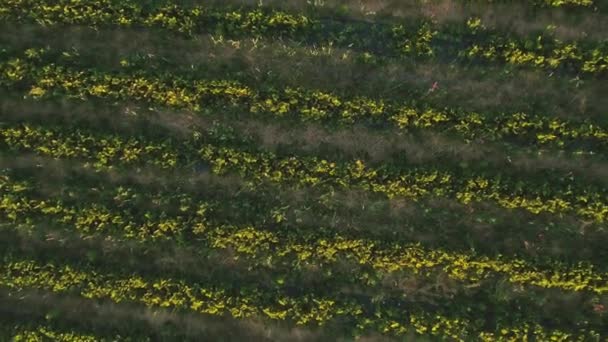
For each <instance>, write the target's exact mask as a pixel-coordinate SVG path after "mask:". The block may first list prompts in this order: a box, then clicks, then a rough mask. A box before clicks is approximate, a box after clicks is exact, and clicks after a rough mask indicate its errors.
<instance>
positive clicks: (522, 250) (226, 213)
mask: <svg viewBox="0 0 608 342" xmlns="http://www.w3.org/2000/svg"><path fill="white" fill-rule="evenodd" d="M39 163H42V164H41V165H46V167H49V165H53V164H55V163H54V162H52V161H51V160H44V159H42V160H40V161H39ZM59 163H60V164H61V165H65V164H64V162H63V161H60V162H59ZM9 165H15V164H10V162H9ZM80 165H81V164H80V163H76V164H74V165H73V166H72V167H76V169H73V170H74V172H75V173H74V174H71V175H70V176H69V177H67V178H66V177H60V178H59V179H54V180H48V179H47V173H46V172H44V171H43V170H44V167H42V166H41V167H25V168H24V167H19V166H16V165H15V166H16V168H15V169H13V168H11V169H8V170H9V171H7V172H6V175H7V176H8V177H9V178H10V179H11V180H12V182H20V181H24V182H26V183H27V184H28V191H27V193H21V195H23V196H26V195H27V197H28V198H30V199H37V200H43V199H45V198H47V197H53V198H55V199H57V200H61V201H62V203H63V205H64V206H66V205H67V206H74V205H76V206H78V204H79V203H83V202H89V201H93V199H95V200H94V201H95V203H98V204H102V203H105V206H107V207H109V208H121V210H127V211H128V212H130V213H132V214H134V215H138V216H145V215H150V214H148V213H147V212H149V211H152V212H154V211H156V210H157V209H158V208H162V211H163V212H165V213H167V214H168V215H181V214H183V213H184V212H183V211H184V210H187V209H188V208H191V207H193V206H195V203H208V204H209V206H207V207H206V208H207V209H208V210H207V211H206V215H209V216H208V219H210V220H211V221H210V222H211V223H212V224H213V225H222V224H224V223H226V222H229V223H230V224H232V225H241V226H246V225H251V226H256V227H264V229H271V230H280V231H282V232H285V231H287V232H288V233H289V234H290V235H293V236H307V235H309V234H310V231H314V232H315V234H314V235H315V239H333V238H334V236H335V234H336V232H337V230H339V232H340V234H341V235H342V236H343V237H345V238H348V239H353V240H359V239H365V240H373V241H375V242H376V245H377V246H379V245H383V244H385V243H387V242H388V243H389V244H392V243H399V244H408V243H411V242H413V241H420V239H421V236H422V237H424V236H427V235H429V234H432V236H433V238H432V239H429V238H428V237H427V238H423V239H424V241H425V242H424V246H425V247H427V248H431V249H433V248H441V249H445V250H447V251H470V250H474V251H475V252H476V253H477V254H478V255H485V256H488V257H490V258H493V257H495V256H497V255H503V256H506V257H509V258H510V257H518V258H523V259H526V260H527V261H528V262H530V263H531V265H536V266H538V267H540V268H543V267H544V265H545V264H546V263H547V262H548V263H549V264H551V263H552V262H553V260H555V259H558V260H562V261H563V262H565V263H567V264H568V265H570V266H572V265H576V263H577V262H581V261H582V262H587V263H590V264H593V265H594V266H596V267H600V268H598V270H602V271H603V270H605V269H606V268H605V267H604V266H605V265H603V263H602V261H603V260H604V258H605V257H606V253H605V251H604V248H603V246H604V245H605V244H606V243H608V236H606V234H605V232H604V228H603V225H602V224H595V225H592V226H587V227H585V231H584V232H582V231H581V227H580V226H579V225H578V224H576V222H575V223H573V222H571V221H569V220H563V219H562V218H558V217H535V215H534V214H527V215H525V214H524V215H520V216H518V218H517V220H516V221H513V218H512V217H513V216H512V213H511V211H510V210H508V209H502V210H498V211H488V209H486V208H484V209H482V210H480V211H478V210H477V209H479V207H478V206H477V205H472V206H470V205H461V206H459V207H458V208H454V206H453V205H442V206H439V207H437V206H434V205H432V204H431V203H429V202H428V201H427V200H422V201H419V202H417V203H408V207H409V208H410V209H409V210H408V211H407V212H406V211H399V212H398V213H395V211H394V209H393V208H392V206H391V201H390V200H386V199H382V198H373V196H372V195H371V194H366V195H365V196H364V197H360V199H361V200H360V201H359V203H360V204H361V205H360V206H359V205H357V206H354V207H353V206H352V205H349V204H347V203H343V201H344V197H343V196H345V195H348V196H350V192H348V190H344V191H346V193H345V192H343V191H340V190H339V191H332V192H329V193H328V192H326V191H325V190H324V189H312V188H305V189H303V191H304V192H302V193H301V196H299V197H298V198H294V197H292V189H290V188H289V187H288V188H282V187H281V185H280V184H271V183H265V184H256V185H254V186H248V185H247V184H245V183H241V182H238V183H235V182H237V179H231V180H230V182H229V183H228V184H226V183H225V181H226V179H225V178H224V177H221V176H220V177H216V176H212V177H210V178H209V179H207V180H205V181H202V182H201V181H197V182H194V183H190V180H189V179H190V178H189V177H183V174H181V176H177V178H171V177H173V176H170V175H169V174H170V173H172V172H175V171H172V170H167V171H160V170H157V171H155V172H154V175H155V177H157V178H159V179H163V180H164V181H163V182H162V183H146V185H145V186H143V185H142V184H139V183H138V182H135V183H133V182H132V181H130V180H128V179H122V178H120V179H111V178H108V175H109V174H108V172H94V171H93V170H86V169H80ZM70 169H71V168H70ZM182 171H183V170H182ZM167 172H168V173H167ZM178 172H180V171H178ZM112 173H114V172H112ZM127 173H128V174H130V173H131V172H129V171H127ZM194 177H197V176H194ZM85 180H86V181H85ZM184 180H186V182H185V183H184V182H183V181H184ZM164 182H168V183H164ZM49 184H61V187H58V188H56V189H53V190H52V191H53V192H52V193H53V194H54V195H50V194H49V193H48V191H50V189H47V190H46V191H45V192H40V191H38V190H35V189H45V188H48V185H49ZM108 184H111V185H108ZM194 184H196V185H194ZM235 185H236V186H237V188H235V187H234V186H235ZM121 189H122V190H121ZM124 191H127V193H131V192H132V193H135V194H137V196H133V195H130V196H129V197H128V200H125V201H122V200H121V199H122V198H123V197H124V195H123V194H122V193H123V192H124ZM361 195H362V194H361ZM133 210H135V211H133ZM235 210H236V211H238V215H235ZM463 215H466V216H467V219H466V220H462V216H463ZM396 217H397V218H396ZM391 218H392V219H391ZM447 222H449V224H446V223H447ZM269 223H270V225H269ZM477 224H485V225H488V226H487V228H488V229H490V234H491V241H492V243H489V240H488V236H487V235H485V236H479V234H472V232H474V231H475V227H476V225H477ZM148 237H149V235H148ZM524 241H529V242H532V243H533V246H529V245H528V244H525V243H524ZM514 242H515V243H514ZM530 248H532V250H530ZM531 252H535V253H531ZM573 253H574V254H573ZM531 255H536V256H535V257H532V258H530V256H531ZM566 256H567V257H566Z"/></svg>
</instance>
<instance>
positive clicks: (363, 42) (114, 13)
mask: <svg viewBox="0 0 608 342" xmlns="http://www.w3.org/2000/svg"><path fill="white" fill-rule="evenodd" d="M0 19H2V20H7V21H35V22H38V23H40V24H43V25H53V24H63V25H65V24H77V25H92V26H100V25H118V26H124V27H129V26H144V27H158V28H164V29H168V30H172V31H177V32H181V33H185V34H188V35H193V34H195V33H201V32H211V33H218V34H225V35H228V36H233V37H235V36H243V35H258V36H259V35H264V36H271V37H289V38H293V39H300V40H303V41H306V42H314V43H316V44H319V43H324V44H332V45H337V46H344V47H351V48H358V49H362V50H370V51H375V52H378V53H380V54H390V55H393V56H424V57H433V56H441V57H442V58H445V59H446V60H453V59H454V58H457V59H460V60H463V61H467V60H471V59H483V60H486V61H499V62H500V63H507V64H511V65H528V66H532V67H536V68H545V69H550V70H554V69H557V68H566V69H570V70H573V71H575V72H578V73H581V72H582V73H588V74H602V73H605V72H606V71H607V70H608V47H606V46H605V45H603V44H577V43H576V42H573V43H563V42H561V41H559V40H557V39H554V38H552V37H550V36H548V35H545V34H540V35H537V36H533V37H528V38H525V39H522V38H517V37H514V36H510V35H504V34H499V33H497V32H493V31H490V30H486V29H485V28H484V27H483V25H482V24H481V23H480V22H479V19H476V18H471V19H470V20H469V21H468V22H467V23H466V24H452V25H444V26H437V25H434V24H432V23H430V22H421V23H418V24H415V25H412V24H409V25H407V26H404V25H385V24H371V23H361V22H336V21H326V20H322V19H319V18H314V17H310V18H309V17H306V16H304V15H298V14H290V13H286V12H281V11H276V10H267V9H263V8H257V9H240V10H235V11H221V10H217V9H213V8H205V7H200V6H197V7H189V8H185V7H179V6H177V5H175V4H168V5H166V6H163V7H156V8H144V7H143V6H140V5H138V4H137V3H136V2H128V1H123V2H116V1H110V0H105V1H99V2H96V3H95V4H92V3H89V4H86V5H85V4H83V3H82V2H81V1H78V0H63V1H59V2H57V1H43V2H41V1H32V0H28V1H26V0H11V1H5V2H4V3H3V4H2V6H1V7H0ZM463 42H465V46H463ZM581 45H587V46H585V47H581ZM368 54H369V53H368Z"/></svg>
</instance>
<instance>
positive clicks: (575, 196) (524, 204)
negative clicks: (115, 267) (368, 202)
mask: <svg viewBox="0 0 608 342" xmlns="http://www.w3.org/2000/svg"><path fill="white" fill-rule="evenodd" d="M0 137H1V138H2V141H3V144H5V146H8V147H9V148H12V149H17V150H21V151H34V152H36V153H39V154H42V155H48V156H51V157H54V158H80V159H85V160H87V161H88V162H90V163H92V166H94V167H96V168H107V167H112V165H113V164H118V165H128V164H141V163H146V164H148V165H156V166H160V167H162V168H173V167H176V166H178V160H179V161H180V164H181V165H182V166H185V165H187V164H190V165H192V164H193V163H201V162H202V163H207V164H208V165H210V167H211V170H212V171H213V173H216V174H226V173H229V172H232V173H238V174H240V175H242V176H244V177H245V178H247V179H249V180H253V181H256V182H260V181H261V182H264V181H270V182H275V183H281V184H283V183H288V184H289V183H291V184H298V185H302V186H312V187H318V186H323V187H327V186H329V187H337V188H346V189H360V190H363V191H370V192H374V193H380V194H383V195H386V196H387V197H389V198H392V197H405V198H410V199H413V200H417V199H420V198H425V197H428V196H430V195H433V196H438V197H447V198H454V199H456V200H458V201H460V202H462V203H465V204H467V203H471V202H480V201H491V202H494V203H497V204H498V205H500V206H502V207H504V208H509V209H514V208H521V209H525V210H527V211H529V212H532V213H541V212H546V213H554V214H565V213H568V214H576V215H579V216H581V217H584V218H587V219H592V220H594V221H596V222H599V223H601V222H605V221H606V218H607V217H608V204H606V203H605V198H606V197H605V194H604V193H603V191H602V190H601V189H592V188H577V187H575V186H573V185H572V184H563V185H562V186H563V189H556V188H555V186H556V184H543V185H537V186H532V185H533V184H528V186H527V187H526V184H520V185H517V184H512V183H510V182H509V180H508V179H502V177H500V176H494V177H492V178H488V177H484V176H482V175H474V174H473V175H468V176H462V177H461V176H460V175H458V176H457V175H455V174H452V173H450V172H447V171H438V170H425V169H420V168H412V169H409V170H407V171H403V170H400V171H398V172H395V171H392V172H391V171H390V170H386V169H372V168H368V167H366V166H365V165H364V163H363V162H361V161H360V160H356V161H354V162H346V163H336V162H332V161H328V160H325V159H320V158H315V157H302V158H297V157H295V156H284V157H282V156H278V155H276V154H274V153H271V152H256V153H250V152H247V151H242V150H238V149H234V148H229V147H221V146H216V145H213V144H208V143H205V142H204V141H202V139H203V138H201V136H200V134H199V137H198V138H199V139H201V140H199V141H197V140H189V141H186V142H182V143H181V144H179V145H180V146H179V148H177V147H178V146H172V144H173V145H176V143H171V142H170V141H165V142H160V143H159V142H156V143H154V142H146V141H140V140H137V139H134V138H130V139H128V140H125V139H123V138H121V137H119V136H95V135H91V134H87V133H86V132H85V133H81V132H75V133H67V134H66V133H60V132H57V131H53V130H49V129H44V128H41V127H34V128H32V127H29V126H23V127H20V126H18V127H12V128H11V127H6V128H3V129H1V130H0Z"/></svg>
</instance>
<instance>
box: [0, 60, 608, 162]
mask: <svg viewBox="0 0 608 342" xmlns="http://www.w3.org/2000/svg"><path fill="white" fill-rule="evenodd" d="M26 55H29V56H30V57H29V58H31V59H37V58H40V56H39V55H40V51H38V50H27V51H26ZM36 64H37V63H36V62H33V61H31V60H30V61H28V58H27V57H26V58H25V59H19V58H17V59H12V60H10V61H8V62H5V63H2V64H0V84H2V85H5V86H8V87H15V86H20V87H26V88H29V95H30V96H32V97H34V98H41V97H45V96H51V95H63V96H67V97H71V98H80V99H86V98H110V99H117V100H137V101H147V102H150V103H154V104H157V105H163V106H169V107H176V108H184V109H188V110H193V111H197V112H204V111H205V110H208V109H209V107H211V106H214V107H215V106H217V107H222V106H230V107H233V108H235V109H237V110H239V111H243V112H244V113H251V114H252V115H256V114H257V115H263V116H271V117H275V118H281V117H286V116H291V117H295V118H298V119H299V120H302V121H322V122H337V123H340V124H344V125H351V124H353V123H369V124H374V125H378V124H380V125H392V126H396V127H398V128H400V129H402V130H405V131H407V130H426V129H432V130H437V131H440V132H446V133H454V134H457V135H459V136H461V137H463V138H464V139H466V140H474V139H490V140H498V141H500V140H507V141H509V140H515V141H516V142H520V143H524V144H534V145H538V146H548V147H558V148H576V147H578V146H579V145H581V144H583V145H586V146H589V147H590V148H591V150H592V151H590V152H589V153H592V154H593V153H594V152H593V150H594V148H593V147H596V148H597V150H602V149H603V148H605V147H606V146H607V145H608V144H607V143H608V132H607V131H606V129H604V128H602V127H599V126H597V125H594V124H592V123H579V124H577V123H573V122H568V121H564V120H560V119H557V118H547V117H540V116H534V115H530V114H526V113H515V114H498V115H493V116H491V117H490V116H484V115H481V114H478V113H471V112H462V111H455V110H449V109H444V110H438V109H433V108H416V107H414V106H410V105H403V104H396V103H388V102H385V101H383V100H372V99H370V98H365V97H357V98H351V99H345V98H341V97H339V96H337V95H335V94H331V93H324V92H320V91H311V90H305V89H297V88H285V89H283V90H278V91H270V90H268V91H259V92H258V91H256V90H254V89H252V88H250V87H247V86H244V85H242V84H240V83H238V82H234V81H214V80H184V79H181V78H177V77H175V76H171V75H164V76H161V77H154V76H150V75H145V74H142V73H141V72H135V73H123V72H121V73H107V72H106V73H104V72H97V71H93V70H77V69H71V68H66V67H62V66H58V65H55V64H48V65H44V66H37V65H36ZM581 153H583V152H581Z"/></svg>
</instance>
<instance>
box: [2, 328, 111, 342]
mask: <svg viewBox="0 0 608 342" xmlns="http://www.w3.org/2000/svg"><path fill="white" fill-rule="evenodd" d="M12 335H13V336H11V341H13V342H39V341H40V342H41V341H56V342H103V341H107V340H105V339H103V338H98V337H96V336H94V335H83V334H79V333H72V332H62V331H56V330H51V329H49V328H47V327H43V326H41V327H38V329H36V330H31V329H23V330H22V329H19V330H17V329H16V331H15V332H14V334H12Z"/></svg>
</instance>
